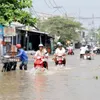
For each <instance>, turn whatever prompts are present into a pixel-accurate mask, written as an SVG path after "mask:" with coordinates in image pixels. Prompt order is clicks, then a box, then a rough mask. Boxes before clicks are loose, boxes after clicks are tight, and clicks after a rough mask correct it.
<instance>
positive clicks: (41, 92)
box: [0, 51, 100, 100]
mask: <svg viewBox="0 0 100 100" xmlns="http://www.w3.org/2000/svg"><path fill="white" fill-rule="evenodd" d="M32 67H33V64H32V62H29V69H31V68H32ZM66 67H67V68H64V69H63V70H55V65H54V63H53V61H52V60H51V58H50V60H49V70H50V72H51V74H47V75H35V76H34V75H33V74H30V73H29V72H25V71H19V70H17V71H15V72H14V71H12V72H3V73H2V72H0V100H99V98H100V55H96V56H95V57H94V60H91V61H88V60H80V59H79V54H78V52H77V51H76V53H75V55H74V56H67V65H66Z"/></svg>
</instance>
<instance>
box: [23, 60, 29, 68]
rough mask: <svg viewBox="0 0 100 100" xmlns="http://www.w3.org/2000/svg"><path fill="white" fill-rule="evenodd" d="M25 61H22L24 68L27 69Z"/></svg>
mask: <svg viewBox="0 0 100 100" xmlns="http://www.w3.org/2000/svg"><path fill="white" fill-rule="evenodd" d="M27 63H28V62H27V61H25V62H23V66H24V70H27Z"/></svg>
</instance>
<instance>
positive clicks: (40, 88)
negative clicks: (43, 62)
mask: <svg viewBox="0 0 100 100" xmlns="http://www.w3.org/2000/svg"><path fill="white" fill-rule="evenodd" d="M46 81H47V77H46V76H44V75H37V76H36V77H35V79H34V81H33V83H34V91H35V96H36V99H35V100H43V99H42V98H43V93H44V92H45V90H46V83H47V82H46Z"/></svg>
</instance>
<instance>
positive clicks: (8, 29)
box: [4, 27, 16, 36]
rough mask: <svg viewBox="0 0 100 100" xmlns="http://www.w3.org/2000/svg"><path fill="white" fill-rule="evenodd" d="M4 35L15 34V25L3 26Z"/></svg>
mask: <svg viewBox="0 0 100 100" xmlns="http://www.w3.org/2000/svg"><path fill="white" fill-rule="evenodd" d="M4 36H16V29H15V27H4Z"/></svg>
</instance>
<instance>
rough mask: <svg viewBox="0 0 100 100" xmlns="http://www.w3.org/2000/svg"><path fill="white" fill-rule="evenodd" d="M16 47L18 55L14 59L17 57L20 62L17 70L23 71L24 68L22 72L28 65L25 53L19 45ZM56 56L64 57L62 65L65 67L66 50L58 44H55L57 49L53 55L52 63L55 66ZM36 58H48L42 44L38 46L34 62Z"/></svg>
mask: <svg viewBox="0 0 100 100" xmlns="http://www.w3.org/2000/svg"><path fill="white" fill-rule="evenodd" d="M16 47H17V51H18V55H16V57H19V58H20V61H21V64H20V66H19V69H20V70H23V68H24V70H27V64H28V56H27V53H26V52H25V51H24V49H22V47H21V44H17V45H16ZM58 55H61V56H63V57H64V60H63V64H64V65H65V64H66V50H65V48H64V47H63V45H62V44H61V43H60V42H58V43H57V48H56V50H55V53H54V61H55V64H56V65H57V56H58ZM38 56H40V57H42V56H46V57H47V58H48V56H49V55H48V52H47V50H46V49H45V48H44V46H43V44H39V50H37V51H36V53H35V55H34V62H35V60H36V59H37V57H38ZM47 66H48V65H47Z"/></svg>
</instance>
